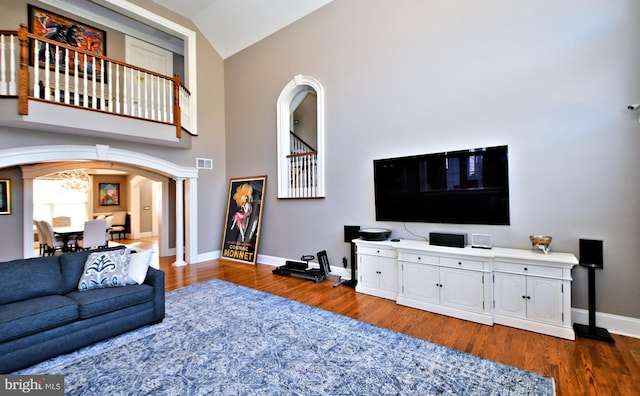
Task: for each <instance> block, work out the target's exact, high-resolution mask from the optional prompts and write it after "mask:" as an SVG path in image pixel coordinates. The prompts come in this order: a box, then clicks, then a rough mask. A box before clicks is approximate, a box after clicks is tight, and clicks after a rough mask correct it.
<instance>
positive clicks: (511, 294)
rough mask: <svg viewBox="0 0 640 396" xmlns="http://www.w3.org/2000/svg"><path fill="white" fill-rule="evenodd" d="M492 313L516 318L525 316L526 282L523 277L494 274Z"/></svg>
mask: <svg viewBox="0 0 640 396" xmlns="http://www.w3.org/2000/svg"><path fill="white" fill-rule="evenodd" d="M493 282H494V283H493V292H494V298H495V308H494V312H495V313H496V314H500V315H509V316H514V317H516V318H525V317H526V316H527V280H526V277H525V276H524V275H517V274H508V273H502V272H496V273H494V281H493Z"/></svg>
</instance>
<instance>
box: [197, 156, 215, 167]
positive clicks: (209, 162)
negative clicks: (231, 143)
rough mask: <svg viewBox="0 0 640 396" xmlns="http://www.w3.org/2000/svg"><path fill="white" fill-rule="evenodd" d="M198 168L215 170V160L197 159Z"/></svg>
mask: <svg viewBox="0 0 640 396" xmlns="http://www.w3.org/2000/svg"><path fill="white" fill-rule="evenodd" d="M196 168H198V169H213V160H212V159H210V158H196Z"/></svg>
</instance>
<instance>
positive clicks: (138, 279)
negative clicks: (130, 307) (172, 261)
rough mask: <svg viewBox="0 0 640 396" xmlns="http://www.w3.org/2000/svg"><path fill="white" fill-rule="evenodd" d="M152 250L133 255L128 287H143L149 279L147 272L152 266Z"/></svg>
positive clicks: (130, 262) (130, 263)
mask: <svg viewBox="0 0 640 396" xmlns="http://www.w3.org/2000/svg"><path fill="white" fill-rule="evenodd" d="M152 253H153V251H152V250H151V249H148V250H143V251H141V252H137V253H131V256H130V259H129V275H128V279H127V285H135V284H138V285H141V284H143V283H144V279H145V278H146V277H147V271H148V270H149V265H150V264H151V254H152Z"/></svg>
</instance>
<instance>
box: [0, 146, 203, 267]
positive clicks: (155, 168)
mask: <svg viewBox="0 0 640 396" xmlns="http://www.w3.org/2000/svg"><path fill="white" fill-rule="evenodd" d="M54 161H104V162H107V163H113V164H112V168H118V167H120V168H124V169H134V170H135V169H137V168H138V167H139V168H140V169H141V172H142V173H144V174H152V173H155V174H156V175H161V176H164V177H170V178H174V179H176V181H178V180H181V181H186V183H187V185H188V187H189V189H188V192H189V194H188V196H187V197H186V202H184V208H185V214H186V216H187V217H186V218H185V219H184V223H183V219H182V216H179V217H177V218H176V229H178V230H182V229H183V224H184V227H185V228H186V233H185V235H186V238H187V240H186V246H188V251H187V257H186V259H187V261H188V262H191V263H195V262H197V259H198V255H197V252H198V238H197V230H198V218H197V208H196V207H195V205H196V203H197V202H196V201H197V197H195V195H196V194H197V191H198V190H197V181H198V169H196V168H195V167H186V166H181V165H178V164H175V163H172V162H169V161H167V160H164V159H162V158H159V157H153V156H150V155H147V154H144V153H138V152H135V151H129V150H122V149H117V148H111V147H110V146H107V145H101V144H97V145H95V146H80V145H77V146H74V145H51V146H31V147H17V148H10V149H4V150H0V168H7V167H11V166H22V177H23V207H24V208H32V207H33V179H34V178H35V177H38V176H42V175H45V174H49V173H52V172H55V171H56V170H55V169H56V166H58V167H59V168H60V169H68V168H69V165H67V164H51V163H50V162H54ZM31 164H37V165H31ZM84 164H85V162H82V165H84ZM90 164H92V165H91V166H95V165H93V163H90ZM116 164H117V165H116ZM120 164H124V165H120ZM82 165H76V167H78V166H82ZM156 178H158V177H157V176H156ZM165 184H166V183H163V185H165ZM165 189H166V190H167V192H168V188H166V187H165V188H163V192H164V190H165ZM176 190H179V191H180V193H179V194H178V195H177V196H176V201H177V205H176V206H178V204H179V205H180V207H182V204H183V201H182V197H183V195H182V186H180V188H178V187H177V186H176ZM167 197H168V195H167ZM164 201H167V200H164V199H163V202H164ZM163 206H164V204H163ZM167 213H168V210H166V211H163V216H166V215H167ZM22 217H23V228H22V230H23V240H24V243H23V255H24V257H32V256H33V252H34V249H33V211H32V210H26V209H25V210H23V216H22ZM163 228H164V227H163ZM162 234H163V235H168V230H166V229H164V230H163V231H162ZM182 238H183V235H182V233H181V232H180V233H177V235H176V246H180V247H182V246H184V245H185V240H183V239H182ZM165 240H166V239H165ZM177 253H181V252H177ZM183 261H184V260H183ZM180 264H181V263H180Z"/></svg>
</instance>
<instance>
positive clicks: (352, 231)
mask: <svg viewBox="0 0 640 396" xmlns="http://www.w3.org/2000/svg"><path fill="white" fill-rule="evenodd" d="M358 231H360V226H354V225H346V226H344V241H345V242H351V241H352V240H354V239H357V238H360V234H358Z"/></svg>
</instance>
